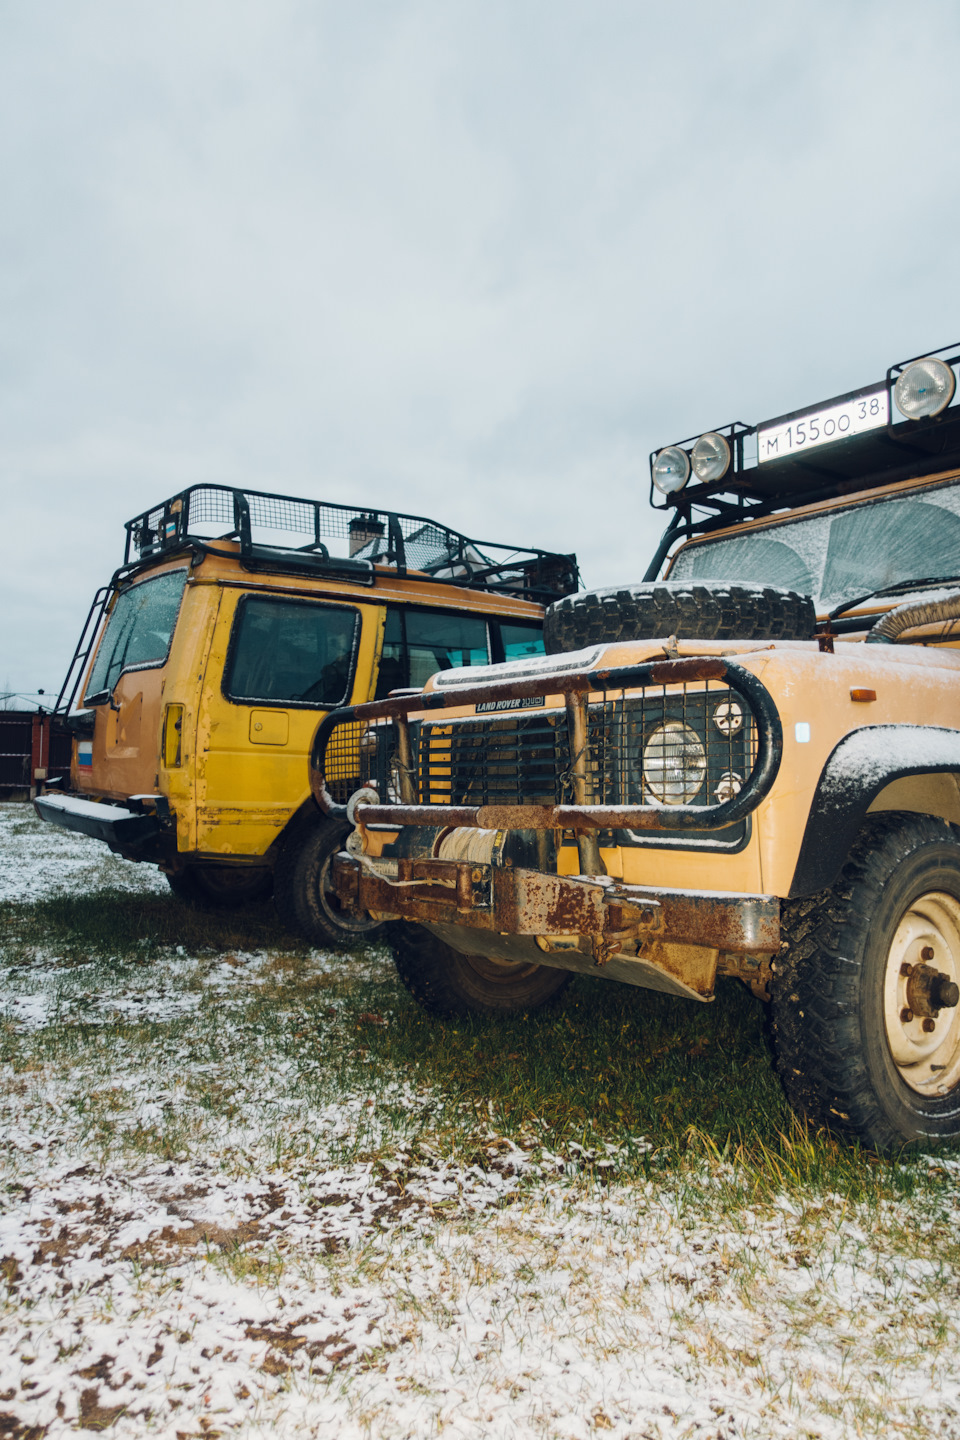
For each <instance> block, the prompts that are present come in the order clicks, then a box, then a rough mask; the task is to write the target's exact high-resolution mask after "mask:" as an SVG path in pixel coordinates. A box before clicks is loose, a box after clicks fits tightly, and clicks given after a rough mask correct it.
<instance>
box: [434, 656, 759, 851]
mask: <svg viewBox="0 0 960 1440" xmlns="http://www.w3.org/2000/svg"><path fill="white" fill-rule="evenodd" d="M725 706H728V707H729V706H736V707H737V708H736V710H726V711H725V710H724V709H723V707H725ZM738 715H739V724H737V718H738ZM718 719H720V720H721V722H723V723H724V724H725V726H726V730H723V729H721V728H719V726H718V724H717V720H718ZM731 720H732V722H733V723H732V724H731ZM663 727H668V728H667V729H666V730H664V728H663ZM681 727H685V728H681ZM686 729H689V730H692V731H693V732H694V733H695V735H696V737H697V739H698V741H699V744H700V746H701V747H702V766H701V768H702V775H703V778H702V782H701V783H700V785H699V787H698V789H697V791H696V793H695V794H692V795H686V796H681V795H678V793H677V789H676V786H674V788H673V789H672V790H670V789H668V790H667V794H668V795H673V797H674V798H675V799H686V800H687V803H690V804H695V805H708V804H709V805H716V804H719V803H720V800H721V799H722V798H724V797H723V796H722V794H721V795H720V796H718V795H717V793H716V792H717V789H718V787H722V784H723V781H724V777H726V776H736V777H737V778H738V780H739V782H740V784H741V785H742V784H745V783H746V781H747V780H748V779H749V776H750V772H751V770H752V768H753V765H754V764H755V761H756V727H755V725H754V724H753V722H752V717H751V715H750V713H749V711H748V710H747V708H746V705H745V703H744V702H743V700H741V699H740V698H739V697H738V696H736V695H735V694H734V692H733V691H732V690H730V689H729V687H728V686H726V685H723V684H721V683H720V682H706V683H704V682H701V683H699V684H698V685H697V686H696V687H695V688H694V687H693V686H688V685H687V686H673V687H671V688H670V689H669V690H666V689H664V688H662V687H656V688H653V687H651V688H649V689H647V690H646V691H645V692H644V693H643V694H642V695H630V696H623V695H619V696H617V697H616V698H613V699H605V700H603V701H601V702H599V703H595V704H592V705H591V706H590V707H589V755H588V772H589V774H590V777H591V782H592V787H593V799H594V803H596V804H606V805H649V804H651V803H652V802H654V801H656V800H659V799H661V798H662V797H663V794H664V784H663V771H664V764H663V757H664V755H665V754H668V753H669V751H670V747H671V745H676V744H677V743H679V742H680V741H682V739H683V737H684V735H685V731H686ZM658 731H659V732H660V734H659V735H657V733H656V732H658ZM645 751H646V752H647V759H648V761H650V760H657V759H658V758H659V760H660V765H659V767H657V766H656V765H653V766H651V765H649V764H648V766H647V768H646V769H645V767H644V752H645ZM697 753H698V754H699V753H700V752H697ZM419 781H420V800H421V803H423V804H433V805H554V804H569V803H571V802H572V800H573V787H572V783H571V777H570V749H569V741H568V733H567V720H566V713H565V712H564V711H563V710H553V711H541V712H539V713H538V714H534V715H531V714H529V713H526V714H525V713H523V712H520V713H517V714H508V715H498V716H497V717H496V718H493V717H490V718H487V717H483V718H481V717H477V718H476V719H473V718H470V719H464V720H445V721H437V722H434V721H428V722H424V723H423V725H422V728H421V732H420V744H419ZM728 783H729V782H728ZM658 788H659V791H660V793H659V794H658V793H656V792H657V789H658ZM660 833H661V834H669V833H670V832H660ZM677 833H680V832H677ZM683 833H685V834H686V835H687V836H688V837H689V834H690V832H689V831H687V832H683ZM728 838H729V837H728Z"/></svg>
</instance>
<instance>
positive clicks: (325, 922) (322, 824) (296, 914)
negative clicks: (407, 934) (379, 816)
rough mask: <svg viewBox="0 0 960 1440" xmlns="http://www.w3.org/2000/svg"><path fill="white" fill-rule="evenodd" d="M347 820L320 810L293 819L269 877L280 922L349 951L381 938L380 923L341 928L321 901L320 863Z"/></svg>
mask: <svg viewBox="0 0 960 1440" xmlns="http://www.w3.org/2000/svg"><path fill="white" fill-rule="evenodd" d="M350 829H351V827H350V826H349V825H348V824H341V823H339V822H337V821H332V820H327V819H325V818H324V816H322V815H321V814H319V812H318V813H317V814H316V815H310V816H300V817H298V818H297V819H296V820H294V821H293V822H292V823H291V826H290V828H289V832H288V834H287V835H286V836H285V837H284V843H283V845H282V847H281V849H280V853H279V855H278V856H277V863H276V866H275V868H274V876H273V902H274V905H275V906H276V910H277V914H278V915H279V917H280V921H281V923H282V924H283V925H284V926H285V927H286V929H288V930H290V931H292V932H293V933H294V934H295V935H302V936H303V937H304V939H306V940H309V941H310V943H311V944H313V945H319V946H322V947H324V948H326V949H337V950H341V949H350V948H352V947H353V946H355V945H367V944H372V943H374V942H378V941H380V940H381V939H382V938H383V931H384V927H383V925H382V924H379V923H378V924H370V925H367V926H366V927H363V928H361V927H359V926H358V927H356V928H348V927H346V926H343V927H340V926H338V925H337V924H336V922H335V920H333V919H332V918H331V916H330V915H329V914H328V913H327V911H326V910H325V909H324V907H323V906H322V904H321V903H320V898H319V886H320V883H321V881H320V876H321V874H322V871H323V868H324V866H325V865H326V864H327V862H328V861H329V860H330V859H332V857H333V856H334V855H336V853H337V852H338V851H339V850H342V849H343V844H344V841H345V840H346V838H347V836H348V835H349V833H350Z"/></svg>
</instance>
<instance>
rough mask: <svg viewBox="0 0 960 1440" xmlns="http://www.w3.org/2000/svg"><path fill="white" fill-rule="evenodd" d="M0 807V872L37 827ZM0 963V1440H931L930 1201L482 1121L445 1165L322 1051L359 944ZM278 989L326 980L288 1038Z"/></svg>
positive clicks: (18, 865)
mask: <svg viewBox="0 0 960 1440" xmlns="http://www.w3.org/2000/svg"><path fill="white" fill-rule="evenodd" d="M12 809H13V807H8V808H7V810H5V812H4V815H3V822H4V824H5V827H6V828H5V831H4V834H5V845H4V855H5V858H6V860H7V862H8V865H9V867H10V869H11V870H12V871H14V872H15V871H17V870H18V869H20V870H27V869H29V866H30V858H29V857H30V849H31V845H32V844H33V843H34V842H35V841H36V839H37V836H36V835H35V833H34V831H35V830H36V828H38V826H39V822H35V821H32V819H31V817H30V816H29V812H26V811H24V823H23V824H22V825H20V824H17V823H15V822H16V817H15V816H14V817H13V819H12V820H11V818H10V814H9V811H11V810H12ZM43 839H44V840H47V834H46V832H44V833H43ZM74 839H75V837H73V836H70V835H67V834H65V833H64V832H55V834H54V840H53V841H52V842H50V841H48V842H47V843H48V844H49V846H50V852H51V853H50V856H49V859H50V864H51V869H52V870H57V869H58V868H59V870H60V873H61V875H67V873H68V872H67V869H66V868H65V867H64V866H60V867H58V866H57V863H56V860H57V857H56V854H55V853H53V852H55V851H56V848H57V846H61V847H62V848H63V850H64V852H65V854H67V855H69V854H70V853H71V850H72V845H73V842H74ZM116 863H117V864H118V865H119V864H120V863H121V862H116ZM77 874H78V877H79V878H78V879H77V881H76V883H78V884H82V885H83V886H84V887H88V886H89V885H90V883H91V872H89V871H78V872H77ZM65 883H69V882H68V881H67V882H65ZM104 883H109V884H111V885H112V884H113V883H114V882H113V880H112V878H111V879H110V880H109V882H104ZM105 903H107V904H109V903H111V901H110V900H109V898H107V897H105ZM112 903H114V904H116V903H119V902H118V901H117V900H116V899H114V900H113V902H112ZM170 903H171V904H173V903H175V902H174V901H173V900H172V899H171V902H170ZM14 920H16V912H14ZM17 956H18V958H17V963H16V964H15V965H10V964H9V963H8V965H7V967H6V969H5V976H6V979H5V984H4V991H3V993H4V1002H3V1003H4V1009H5V1015H6V1020H5V1029H4V1036H5V1045H6V1053H7V1055H8V1056H9V1057H10V1058H9V1060H7V1061H6V1062H5V1063H3V1064H2V1065H0V1130H2V1133H3V1136H4V1141H5V1143H4V1145H3V1148H2V1151H0V1435H4V1436H12V1437H15V1440H27V1437H30V1440H34V1437H36V1440H39V1437H40V1436H48V1437H51V1440H55V1437H59V1436H65V1435H66V1434H67V1433H75V1432H76V1430H77V1428H78V1427H79V1428H80V1429H81V1430H87V1431H93V1430H96V1429H105V1428H108V1427H109V1429H110V1433H111V1434H112V1435H114V1436H116V1437H117V1440H133V1437H137V1440H139V1437H141V1436H159V1437H163V1440H182V1437H201V1436H216V1435H221V1436H228V1435H237V1436H251V1437H252V1436H262V1437H267V1436H270V1437H280V1440H283V1437H291V1440H292V1437H297V1440H301V1437H327V1436H331V1435H336V1436H337V1437H338V1440H361V1437H363V1440H368V1437H371V1436H376V1437H381V1436H383V1437H397V1440H400V1437H413V1436H420V1435H432V1434H441V1433H442V1434H445V1435H448V1436H450V1437H457V1440H461V1437H462V1440H480V1437H484V1440H486V1437H488V1436H494V1437H501V1436H502V1437H510V1440H526V1437H531V1440H533V1437H537V1440H554V1437H557V1440H588V1437H592V1436H593V1435H595V1434H596V1433H602V1432H607V1433H609V1434H610V1435H611V1436H613V1437H616V1440H655V1437H660V1440H667V1437H670V1440H680V1437H699V1440H720V1437H723V1440H738V1437H748V1436H749V1437H758V1440H780V1437H784V1440H786V1437H790V1440H794V1437H797V1436H810V1437H813V1436H818V1437H821V1440H840V1437H847V1436H851V1437H852V1436H863V1435H883V1436H886V1435H889V1434H897V1435H901V1436H908V1437H916V1440H919V1437H920V1436H927V1435H936V1436H940V1437H947V1440H950V1437H957V1440H960V1363H958V1362H960V1333H958V1329H960V1326H958V1316H957V1309H956V1294H957V1287H958V1281H960V1274H958V1270H957V1268H956V1267H955V1266H954V1261H953V1256H954V1255H955V1254H956V1250H955V1247H954V1246H953V1237H954V1236H955V1234H956V1233H957V1229H958V1225H960V1194H958V1192H955V1191H948V1192H947V1198H946V1199H944V1198H943V1195H944V1192H943V1191H942V1190H941V1192H940V1193H939V1199H938V1201H937V1204H936V1206H933V1205H931V1203H930V1202H929V1201H924V1200H922V1199H915V1200H913V1201H906V1200H904V1201H901V1202H898V1204H896V1205H887V1206H881V1207H879V1208H878V1207H874V1208H872V1209H871V1208H868V1207H861V1208H858V1207H856V1206H854V1205H851V1204H850V1203H848V1202H847V1201H846V1200H845V1199H844V1198H843V1197H842V1196H838V1195H817V1196H813V1195H811V1196H810V1197H809V1199H804V1200H802V1201H798V1200H797V1199H796V1198H795V1197H794V1198H791V1197H789V1196H786V1195H783V1196H781V1197H779V1198H775V1199H773V1200H768V1201H763V1200H760V1199H758V1198H757V1197H756V1195H755V1194H754V1193H753V1191H752V1190H751V1189H750V1186H749V1185H748V1184H744V1183H741V1182H740V1181H739V1180H738V1177H737V1172H736V1171H735V1170H734V1169H733V1168H732V1167H731V1166H729V1165H726V1164H721V1163H716V1164H714V1165H712V1166H710V1167H708V1166H704V1167H703V1169H702V1170H701V1171H697V1172H689V1171H688V1172H686V1173H685V1174H683V1175H678V1174H666V1173H664V1174H663V1175H662V1176H661V1177H660V1178H650V1179H647V1180H646V1181H636V1180H630V1179H629V1178H628V1172H627V1171H626V1169H625V1168H624V1162H625V1158H626V1155H627V1153H628V1151H627V1149H625V1148H621V1147H618V1146H616V1145H607V1146H605V1147H602V1148H599V1149H598V1148H593V1149H591V1148H589V1147H586V1148H585V1147H581V1146H578V1145H570V1146H569V1150H568V1153H565V1154H554V1153H551V1152H549V1151H547V1150H545V1149H544V1148H542V1147H541V1146H538V1145H537V1144H536V1142H535V1138H533V1137H531V1140H530V1142H529V1143H528V1142H527V1141H524V1145H523V1148H519V1147H518V1146H517V1145H516V1144H513V1143H511V1142H510V1141H508V1140H507V1139H505V1138H504V1137H502V1136H500V1135H498V1134H497V1133H496V1131H495V1129H493V1128H492V1127H491V1128H489V1129H488V1130H486V1132H485V1133H481V1134H479V1135H478V1137H477V1144H476V1146H475V1149H474V1151H473V1153H471V1154H470V1155H462V1154H455V1155H451V1153H450V1150H449V1147H447V1146H446V1145H445V1142H444V1139H443V1136H442V1135H438V1134H436V1133H435V1132H434V1129H433V1128H432V1119H431V1117H432V1115H433V1114H434V1113H435V1110H436V1107H437V1104H438V1097H437V1096H435V1095H434V1094H433V1093H432V1092H431V1091H430V1090H429V1089H427V1088H425V1087H423V1086H421V1085H418V1084H417V1083H415V1080H414V1079H413V1078H411V1077H410V1076H409V1075H406V1074H396V1073H394V1072H392V1071H389V1070H386V1069H384V1068H383V1067H382V1066H381V1067H377V1068H376V1069H374V1068H373V1066H374V1064H375V1053H374V1054H372V1055H368V1056H367V1060H366V1063H364V1064H361V1063H360V1062H359V1061H357V1062H356V1063H354V1064H353V1067H352V1068H351V1067H350V1065H349V1064H348V1063H347V1061H348V1060H349V1057H350V1054H351V1053H355V1052H351V1047H352V1046H353V1045H354V1043H355V1030H354V1029H352V1028H351V1027H348V1026H347V1025H345V1024H344V1025H341V1024H340V1021H339V1018H338V1017H339V1016H340V1013H341V1008H342V1000H341V998H340V997H341V996H342V995H343V994H347V993H349V987H350V985H351V984H359V983H361V982H362V983H364V984H367V985H370V984H377V983H380V984H382V985H383V986H384V994H385V995H387V996H388V995H389V993H391V992H389V991H388V990H387V988H386V987H387V981H386V980H385V979H384V978H383V966H384V958H383V956H382V954H381V953H380V952H376V951H370V952H369V953H368V954H367V955H365V956H364V955H363V954H358V955H355V956H330V955H325V954H322V953H319V952H315V953H313V954H312V955H310V956H308V957H306V958H304V959H302V960H298V961H297V962H296V964H295V966H292V965H290V964H289V963H288V962H286V961H284V962H283V963H281V960H282V957H279V958H278V957H277V956H273V955H271V954H269V953H266V952H262V951H250V952H238V953H232V954H230V955H212V954H209V953H207V954H203V955H196V954H191V953H189V952H188V951H186V950H184V949H183V948H182V947H181V948H180V949H179V950H177V949H174V950H171V951H170V952H169V953H166V954H165V955H164V956H163V957H162V958H160V959H158V960H152V961H150V962H149V963H144V962H141V963H124V964H120V963H119V962H112V961H110V962H109V963H100V962H93V961H92V962H91V963H90V964H89V965H73V966H66V965H65V964H64V963H63V962H61V961H59V960H58V959H57V957H56V955H55V954H53V953H52V952H51V953H46V952H44V953H39V952H38V953H35V954H34V958H33V960H32V962H24V960H23V957H22V953H21V952H19V951H18V952H17ZM291 976H293V977H295V983H296V984H297V985H301V986H304V985H308V986H313V987H319V988H321V989H322V990H323V991H324V993H325V994H327V995H329V997H330V1005H329V1008H328V1009H327V1010H326V1012H325V1014H326V1015H327V1016H328V1017H329V1028H328V1029H327V1030H325V1031H324V1033H323V1036H322V1037H319V1036H316V1035H311V1036H306V1035H304V1036H303V1042H302V1045H301V1046H300V1048H297V1047H296V1046H292V1045H291V1044H290V1034H289V1032H290V1028H291V1027H295V1026H296V1025H297V1010H296V1003H295V996H296V994H297V993H299V992H298V991H296V990H291V991H289V992H284V990H283V984H284V979H285V977H287V979H288V980H289V983H290V984H291V985H293V984H294V980H293V979H291V978H290V977H291ZM378 977H379V978H378ZM338 986H339V987H345V988H341V989H338V988H337V987H338ZM274 993H275V994H276V997H277V998H276V1006H277V1010H276V1017H277V1018H276V1020H275V1023H268V1022H269V1021H270V1016H269V1015H268V1014H267V1012H266V1011H265V1009H264V1005H265V1003H266V1001H267V1000H268V999H269V996H270V995H271V994H274ZM285 995H287V996H288V998H285ZM361 1018H362V1019H364V1020H365V1021H367V1022H369V1025H370V1026H372V1027H373V1033H374V1035H375V1034H376V1033H377V1029H378V1027H382V1026H384V1025H389V1024H390V1023H391V1022H390V1012H389V1008H388V1006H386V1005H385V1006H384V1009H383V1012H382V1013H381V1012H380V1011H378V1012H377V1013H372V1014H370V1015H366V1016H363V1017H361ZM118 1022H119V1023H118ZM369 1044H370V1045H371V1046H372V1045H373V1044H374V1042H373V1041H371V1042H369ZM630 1148H631V1149H632V1151H633V1152H634V1153H635V1151H636V1150H637V1149H643V1148H644V1142H643V1141H642V1139H641V1138H640V1137H633V1138H632V1140H631V1142H630ZM930 1164H931V1165H936V1166H937V1167H938V1168H939V1170H940V1171H941V1172H942V1173H944V1174H946V1175H948V1176H956V1177H957V1178H960V1161H958V1160H955V1159H951V1158H949V1157H946V1158H944V1157H941V1158H939V1159H937V1160H936V1161H933V1160H931V1161H930ZM651 1175H652V1176H654V1177H655V1176H656V1175H657V1169H656V1166H655V1165H654V1166H653V1168H652V1170H651Z"/></svg>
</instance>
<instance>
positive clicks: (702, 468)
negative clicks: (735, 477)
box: [690, 430, 730, 482]
mask: <svg viewBox="0 0 960 1440" xmlns="http://www.w3.org/2000/svg"><path fill="white" fill-rule="evenodd" d="M690 458H691V461H692V464H693V473H694V475H696V477H697V479H698V480H701V481H704V482H706V481H710V480H721V479H722V478H723V476H724V475H726V473H727V471H728V470H729V468H730V446H729V445H728V444H727V442H726V440H724V438H723V436H722V435H717V434H715V432H714V431H712V430H711V431H709V432H708V433H707V434H706V435H701V436H700V439H699V440H698V441H697V443H696V445H694V447H693V453H692V455H691V457H690Z"/></svg>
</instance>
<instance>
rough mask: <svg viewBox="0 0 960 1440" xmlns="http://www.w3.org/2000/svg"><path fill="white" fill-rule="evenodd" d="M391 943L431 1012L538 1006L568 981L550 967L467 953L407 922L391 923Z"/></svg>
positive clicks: (405, 976)
mask: <svg viewBox="0 0 960 1440" xmlns="http://www.w3.org/2000/svg"><path fill="white" fill-rule="evenodd" d="M389 943H390V945H391V948H392V949H393V958H394V960H395V961H396V965H397V974H398V975H399V977H400V979H401V981H402V982H403V984H404V985H405V986H406V988H407V989H408V990H409V991H410V994H411V995H412V996H413V998H414V1000H416V1002H417V1004H418V1005H419V1006H420V1007H421V1009H423V1010H426V1011H427V1012H428V1013H429V1014H431V1015H438V1016H450V1015H462V1014H465V1013H466V1012H468V1011H472V1012H473V1013H474V1014H478V1015H505V1014H508V1013H510V1012H512V1011H517V1010H521V1011H523V1010H539V1008H540V1006H541V1005H545V1004H546V1003H547V1001H548V1000H552V999H553V997H554V996H555V995H558V994H559V993H560V991H561V990H562V989H563V988H564V986H565V985H567V984H569V981H570V973H569V971H567V970H557V969H555V968H554V967H553V966H551V965H538V964H536V962H534V961H528V960H520V961H516V960H491V959H488V958H487V957H486V956H484V955H464V954H462V953H461V952H460V951H459V950H454V949H453V947H452V946H451V945H447V944H445V942H444V941H443V940H440V939H438V938H437V936H436V935H433V934H432V933H431V932H430V931H429V930H425V929H424V927H423V926H422V925H411V924H408V923H405V922H403V921H400V922H398V923H396V924H394V925H391V927H390V932H389Z"/></svg>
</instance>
